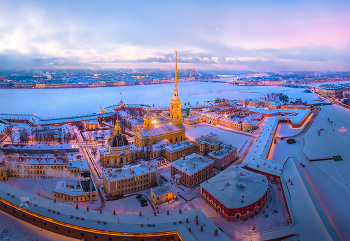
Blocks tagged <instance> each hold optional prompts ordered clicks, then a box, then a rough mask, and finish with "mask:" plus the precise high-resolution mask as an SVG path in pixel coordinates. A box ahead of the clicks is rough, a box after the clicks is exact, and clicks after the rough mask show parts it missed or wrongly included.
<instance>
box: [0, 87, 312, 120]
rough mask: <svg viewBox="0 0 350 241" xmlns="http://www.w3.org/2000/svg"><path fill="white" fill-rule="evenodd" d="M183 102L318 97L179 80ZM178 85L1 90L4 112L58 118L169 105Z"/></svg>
mask: <svg viewBox="0 0 350 241" xmlns="http://www.w3.org/2000/svg"><path fill="white" fill-rule="evenodd" d="M178 88H179V96H180V98H181V101H182V103H184V102H190V103H192V104H196V102H197V101H198V102H199V103H201V104H202V103H203V102H204V101H206V100H213V99H216V98H217V97H220V98H228V99H249V98H259V97H261V96H262V95H263V94H266V93H272V92H275V93H284V94H286V95H288V96H289V98H293V99H295V98H302V100H303V101H305V100H306V101H308V102H309V103H310V102H312V100H314V99H315V96H314V95H313V94H309V93H305V92H303V90H304V89H296V88H288V87H279V86H235V85H232V84H227V83H215V82H182V83H179V86H178ZM173 89H174V84H173V83H170V84H154V85H135V86H122V87H102V88H73V89H0V113H11V114H13V113H15V114H36V115H38V116H40V117H42V118H55V117H65V116H74V115H83V114H90V113H93V112H99V111H100V107H106V106H110V105H113V104H116V103H118V102H119V101H120V92H122V93H123V101H124V102H125V103H128V104H151V105H152V104H155V105H169V101H170V99H171V97H172V95H173Z"/></svg>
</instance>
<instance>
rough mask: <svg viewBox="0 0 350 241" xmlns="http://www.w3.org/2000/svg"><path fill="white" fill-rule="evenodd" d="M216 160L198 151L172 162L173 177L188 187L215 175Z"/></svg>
mask: <svg viewBox="0 0 350 241" xmlns="http://www.w3.org/2000/svg"><path fill="white" fill-rule="evenodd" d="M213 169H214V160H211V159H209V158H206V157H203V156H201V155H198V154H196V153H193V154H191V155H188V156H187V157H185V156H184V157H183V158H180V159H179V160H176V161H174V162H172V163H171V177H172V178H174V180H175V182H177V183H179V184H182V185H184V186H186V187H193V186H196V185H197V184H200V183H202V182H203V181H205V180H207V179H209V178H210V177H211V176H212V175H213Z"/></svg>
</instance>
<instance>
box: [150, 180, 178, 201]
mask: <svg viewBox="0 0 350 241" xmlns="http://www.w3.org/2000/svg"><path fill="white" fill-rule="evenodd" d="M150 196H151V201H152V202H153V203H154V204H155V205H159V204H161V203H164V202H167V201H169V200H171V199H173V198H174V195H173V192H172V190H171V187H170V185H160V186H158V187H155V188H151V191H150Z"/></svg>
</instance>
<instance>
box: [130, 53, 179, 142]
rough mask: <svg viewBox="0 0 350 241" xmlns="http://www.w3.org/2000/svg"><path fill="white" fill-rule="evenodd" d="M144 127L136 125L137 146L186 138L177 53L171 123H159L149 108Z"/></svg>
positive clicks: (171, 102) (135, 140) (171, 103)
mask: <svg viewBox="0 0 350 241" xmlns="http://www.w3.org/2000/svg"><path fill="white" fill-rule="evenodd" d="M143 120H144V124H143V127H140V126H136V127H135V131H134V134H135V135H134V138H135V139H134V143H135V145H136V146H137V147H143V146H149V145H153V144H154V143H156V142H157V141H162V140H164V139H167V140H168V141H169V142H170V143H176V142H181V141H184V140H185V128H184V126H183V124H182V116H181V101H180V98H179V90H178V89H177V53H176V64H175V89H174V96H173V98H172V99H171V101H170V123H162V124H157V123H155V121H153V118H152V115H151V114H150V113H149V108H147V114H146V115H145V117H144V119H143Z"/></svg>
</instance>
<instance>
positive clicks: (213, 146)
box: [195, 132, 222, 156]
mask: <svg viewBox="0 0 350 241" xmlns="http://www.w3.org/2000/svg"><path fill="white" fill-rule="evenodd" d="M195 144H196V149H197V152H198V153H199V154H200V155H202V156H206V155H208V154H209V153H210V152H212V151H218V150H219V149H220V145H221V144H222V142H221V141H219V140H218V136H217V135H216V134H215V133H212V132H211V133H210V134H208V135H206V136H201V137H198V138H196V139H195Z"/></svg>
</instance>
